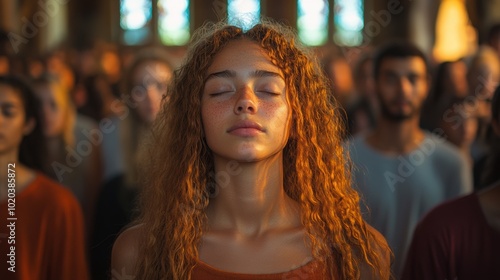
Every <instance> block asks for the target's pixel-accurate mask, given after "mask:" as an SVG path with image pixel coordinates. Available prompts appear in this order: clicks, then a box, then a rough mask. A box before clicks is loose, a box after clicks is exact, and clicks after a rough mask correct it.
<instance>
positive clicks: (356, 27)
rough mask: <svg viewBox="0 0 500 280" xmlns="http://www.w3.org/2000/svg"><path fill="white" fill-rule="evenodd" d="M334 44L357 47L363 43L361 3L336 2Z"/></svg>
mask: <svg viewBox="0 0 500 280" xmlns="http://www.w3.org/2000/svg"><path fill="white" fill-rule="evenodd" d="M335 11H336V13H335V14H334V20H333V21H334V24H335V34H334V36H333V38H334V40H335V42H336V43H337V44H339V45H342V46H358V45H360V44H361V43H362V42H363V35H362V31H363V27H364V20H363V1H362V0H336V1H335Z"/></svg>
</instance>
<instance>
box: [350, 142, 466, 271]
mask: <svg viewBox="0 0 500 280" xmlns="http://www.w3.org/2000/svg"><path fill="white" fill-rule="evenodd" d="M348 149H349V152H350V154H351V158H352V161H353V163H354V170H353V180H354V182H353V184H354V188H357V189H358V190H359V193H360V196H361V209H362V211H363V215H364V218H365V219H366V221H367V222H368V223H369V224H370V225H372V226H373V227H374V228H375V229H377V230H378V231H380V233H382V235H384V237H385V238H386V239H387V242H388V244H389V246H390V247H391V249H392V250H393V252H394V257H395V258H394V266H393V272H394V274H395V276H399V275H400V274H401V272H402V269H403V265H404V261H405V258H406V252H407V250H408V247H409V245H410V242H411V238H412V236H413V230H414V229H415V227H416V225H417V223H418V221H419V220H420V219H421V218H422V216H423V215H424V214H425V213H426V212H427V211H429V210H430V209H431V208H433V207H434V206H436V205H437V204H439V203H441V202H443V201H445V200H448V199H450V198H454V197H456V196H459V195H461V194H466V193H469V192H471V191H472V175H471V167H470V166H469V164H468V162H467V160H466V159H465V158H464V157H463V156H462V155H461V154H460V152H459V151H458V150H457V149H456V148H455V147H454V146H452V145H451V144H448V143H447V142H446V140H445V139H443V138H439V137H438V136H435V135H432V134H430V133H427V134H426V135H425V138H424V140H423V141H422V143H421V144H420V145H419V146H418V147H417V148H416V149H414V150H413V151H411V152H410V153H408V154H404V155H399V156H388V155H384V154H383V153H381V152H379V151H377V150H375V149H373V148H372V147H370V146H369V145H367V143H366V141H365V136H363V135H359V136H357V137H355V138H354V139H352V140H351V141H350V142H349V143H348Z"/></svg>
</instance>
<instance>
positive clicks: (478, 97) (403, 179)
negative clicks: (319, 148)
mask: <svg viewBox="0 0 500 280" xmlns="http://www.w3.org/2000/svg"><path fill="white" fill-rule="evenodd" d="M0 36H1V35H0ZM6 45H8V38H7V35H6V34H4V35H3V40H2V38H0V46H1V48H0V111H1V112H0V160H1V164H2V167H1V168H2V169H5V167H6V166H7V163H10V162H19V164H18V165H17V167H16V170H17V171H16V172H17V177H16V178H17V183H16V184H17V194H16V195H17V204H18V206H17V209H18V211H19V212H18V215H26V217H23V219H24V220H23V221H25V222H24V223H29V224H31V226H32V227H27V228H24V229H21V228H18V230H17V232H18V235H17V238H21V234H20V232H21V231H24V230H25V231H27V232H29V235H31V236H29V237H28V236H27V237H26V238H27V239H30V240H32V242H34V243H33V244H39V243H40V242H42V240H43V242H42V243H44V244H45V245H44V246H46V247H48V246H52V245H53V246H55V247H57V246H59V247H61V248H63V249H61V250H60V251H59V252H53V253H51V254H52V258H53V260H57V263H56V264H55V266H57V267H59V268H60V267H65V265H64V263H65V262H67V263H68V266H67V267H73V268H74V269H69V268H68V269H66V270H64V271H59V272H57V273H56V272H55V271H57V270H58V269H57V268H56V267H49V266H47V264H46V263H45V262H47V261H50V260H49V259H39V258H40V257H39V256H38V257H30V258H31V259H30V260H27V262H28V265H27V266H26V267H24V268H23V267H22V266H21V265H20V266H19V267H18V268H19V270H24V273H26V274H29V273H35V274H38V273H44V272H46V273H48V274H49V275H57V276H54V277H52V278H50V277H49V278H47V279H88V278H91V279H109V277H110V276H112V275H113V273H119V272H113V271H109V265H110V258H111V250H112V246H113V242H114V241H115V239H116V237H117V235H118V234H119V233H120V231H121V230H122V229H123V227H124V226H126V225H127V224H128V223H129V222H130V221H131V220H132V218H133V217H134V215H135V212H134V211H135V208H136V206H135V202H136V199H137V197H138V194H139V190H140V187H141V180H140V165H141V161H143V160H147V158H142V157H141V153H140V151H141V143H142V141H143V140H144V138H146V137H149V136H150V135H149V128H150V126H151V125H152V123H153V121H154V120H155V117H156V115H157V113H158V112H159V111H160V108H161V104H162V102H168V99H169V97H168V83H169V81H170V80H171V79H172V77H173V73H174V70H175V69H176V67H177V66H178V62H179V61H181V60H182V55H179V54H178V52H169V50H168V49H166V48H164V47H147V48H141V47H133V48H132V47H131V48H129V49H127V48H119V47H117V46H115V45H112V44H107V43H106V44H105V43H96V44H94V45H93V46H92V47H88V48H85V49H83V50H82V49H80V50H76V49H61V50H57V51H54V52H51V53H49V54H44V55H41V56H22V57H21V56H17V55H15V54H12V53H9V51H8V49H9V48H8V46H7V47H6ZM387 51H388V52H391V53H388V54H386V56H383V55H381V53H380V52H381V49H380V48H366V49H363V50H362V51H360V52H359V53H360V55H359V56H358V57H356V58H355V59H352V58H349V59H348V58H347V57H346V56H345V55H344V54H343V53H342V51H341V49H340V48H337V47H334V46H325V47H322V48H320V49H318V52H317V53H318V60H319V61H320V62H321V65H322V66H323V69H324V73H325V75H326V76H327V78H328V79H330V81H331V95H332V98H335V99H336V100H337V101H338V102H339V103H340V104H341V105H342V107H343V109H344V111H343V112H341V113H342V114H343V115H344V117H345V118H344V119H345V124H346V127H347V134H346V135H345V139H346V143H347V144H346V145H347V146H348V147H349V148H350V151H351V153H352V154H353V155H352V159H353V163H354V164H355V167H354V170H355V172H353V176H354V178H353V179H354V187H355V188H357V189H358V190H359V191H360V193H361V197H362V198H363V201H362V202H361V203H362V204H366V205H367V209H366V220H367V221H368V223H371V224H372V226H374V227H375V228H376V229H377V230H379V231H380V232H381V233H382V234H383V235H384V236H385V237H386V239H387V240H388V243H389V245H390V246H391V249H392V250H393V251H394V254H395V261H394V263H395V264H394V273H395V275H398V277H399V275H401V274H402V273H403V268H404V260H405V258H406V254H407V252H408V250H409V248H410V243H411V240H412V236H413V231H414V229H415V228H416V227H417V224H418V222H419V221H421V219H422V218H423V217H424V215H425V214H426V213H427V212H428V211H429V210H431V209H432V208H434V207H435V206H437V205H438V204H440V203H442V202H444V201H445V200H448V199H452V198H455V197H458V196H460V195H464V194H467V193H470V192H471V191H473V190H476V191H480V190H483V189H486V188H487V187H489V186H491V185H493V184H495V182H498V180H499V179H500V175H499V174H498V170H500V169H499V168H500V166H499V165H498V162H499V160H498V158H499V157H500V154H499V151H500V147H499V146H500V141H499V138H498V137H499V136H498V135H495V133H494V128H493V127H492V126H491V125H490V124H491V120H492V118H493V119H495V118H497V121H498V122H500V120H498V118H499V116H498V115H492V113H491V103H492V100H493V94H494V92H495V89H496V88H497V87H498V82H499V81H500V25H499V26H496V27H494V28H493V29H492V31H491V32H490V35H489V40H488V43H487V44H485V45H483V46H480V47H479V48H478V50H477V52H476V53H475V54H473V55H472V56H471V57H464V58H462V59H460V60H457V61H446V62H441V63H439V64H437V63H434V62H433V61H429V60H428V59H427V57H428V56H427V55H425V56H422V57H421V58H422V61H423V62H425V65H426V67H425V69H423V72H422V76H421V77H420V76H418V75H417V76H415V75H414V73H413V72H411V71H410V72H411V73H410V72H408V73H402V74H401V75H402V76H401V75H400V76H398V75H399V74H398V73H396V74H391V73H392V72H390V73H389V72H387V73H389V74H387V73H386V72H383V71H390V66H388V64H387V61H389V60H391V59H396V60H397V59H401V58H403V59H405V58H407V57H415V56H417V57H419V54H418V52H417V50H415V52H412V51H413V50H411V51H410V52H409V53H405V51H407V49H406V50H403V51H401V50H398V49H390V50H387ZM395 52H396V53H397V52H403V53H402V54H400V55H398V54H394V53H395ZM377 59H378V60H377ZM384 59H385V60H384ZM384 63H385V64H384ZM394 63H398V62H397V61H394ZM412 65H413V64H412ZM384 67H385V68H384ZM392 67H393V68H394V69H395V70H394V71H396V72H397V71H399V70H400V69H402V68H401V66H398V65H397V64H395V65H394V66H392ZM373 69H378V70H380V71H382V72H374V70H373ZM384 69H385V70H384ZM388 69H389V70H388ZM390 75H395V76H394V77H393V76H390ZM405 75H406V76H405ZM412 75H413V76H412ZM403 76H404V77H406V78H405V79H404V81H403V80H402V79H401V77H403ZM391 79H396V80H395V81H391ZM419 79H421V80H419ZM420 82H421V83H422V85H421V86H422V87H421V88H418V89H417V90H416V91H415V92H414V91H412V89H413V88H415V87H417V86H419V84H418V83H420ZM390 83H396V85H395V88H396V90H399V91H404V90H405V86H408V88H409V90H408V96H407V97H398V98H393V99H390V97H384V92H387V94H389V90H388V89H387V88H384V86H387V85H389V84H390ZM406 83H408V85H407V84H406ZM497 91H498V89H497ZM304 94H307V93H304ZM414 94H422V96H421V99H418V98H417V99H418V100H417V99H415V96H414ZM497 95H498V93H497ZM405 98H407V99H408V100H406V99H405ZM497 100H498V96H497ZM405 102H408V104H405ZM497 103H498V102H497ZM394 104H395V105H394ZM393 105H394V106H396V107H397V106H399V107H398V108H401V107H404V106H406V105H408V106H409V107H412V106H414V110H415V114H412V113H411V112H410V113H409V114H410V116H408V118H406V117H405V116H399V122H398V120H396V119H398V116H395V115H394V114H393V113H394V112H393V111H391V110H397V109H393V108H392V107H391V106H393ZM496 110H497V112H498V104H497V109H496ZM16 117H17V118H18V120H15V118H16ZM409 119H411V121H408V122H411V124H410V125H408V124H405V125H404V126H403V125H400V124H401V123H402V122H404V123H407V120H409ZM14 120H15V121H17V123H15V124H14V123H13V121H14ZM8 122H10V123H12V125H11V124H9V125H6V123H8ZM395 123H397V124H398V125H395ZM405 135H406V136H408V135H410V136H411V137H410V136H408V137H409V138H408V137H407V138H408V139H404V136H405ZM153 137H154V136H153ZM389 138H390V139H389ZM387 139H389V140H387ZM426 139H431V140H429V141H431V142H432V143H438V144H436V145H434V148H433V149H434V150H433V151H432V152H430V153H431V154H432V156H435V155H438V154H440V153H441V152H435V151H438V150H439V151H443V152H442V153H446V156H443V157H446V159H447V160H448V161H450V162H452V163H450V164H448V163H447V161H440V160H441V159H439V160H435V161H433V162H432V163H431V162H430V160H429V158H431V156H430V155H427V154H425V151H424V150H422V147H421V143H427V142H426ZM436 139H440V140H436ZM388 141H389V142H390V143H391V146H390V147H385V146H384V143H389V142H388ZM391 141H394V143H392V142H391ZM404 141H406V142H404ZM399 144H401V149H395V147H397V146H398V145H399ZM422 145H423V144H422ZM414 151H419V152H420V154H423V155H424V156H426V159H422V160H421V162H422V163H417V164H415V163H413V161H412V160H415V161H418V160H417V159H415V157H416V154H415V153H414ZM385 159H390V160H391V162H389V161H387V162H384V160H385ZM165 160H168V159H165ZM406 163H408V166H406ZM454 164H455V165H456V168H455V167H454V169H450V170H448V169H447V168H448V165H454ZM401 166H403V168H401ZM370 168H371V169H370ZM374 168H375V170H374ZM376 168H381V169H380V170H376ZM405 168H406V169H405ZM425 168H427V169H432V170H424V169H425ZM407 169H408V170H407ZM411 170H413V171H411ZM419 170H420V171H419ZM2 172H4V173H5V172H6V171H2ZM387 172H390V173H391V174H393V175H394V177H390V178H389V179H388V177H387ZM4 173H2V178H6V177H7V175H6V174H4ZM374 173H377V174H375V175H374ZM402 173H404V174H402ZM430 173H432V174H430ZM4 175H5V177H4ZM377 176H379V177H380V178H378V177H377ZM391 176H392V175H391ZM412 176H413V177H412ZM422 176H428V177H427V178H425V180H421V181H419V180H420V179H419V178H421V177H422ZM416 177H418V178H416ZM49 178H50V179H49ZM391 180H392V181H391ZM378 182H381V183H378ZM386 183H387V185H388V187H387V188H386V191H387V194H385V193H384V194H383V195H382V193H383V192H381V191H380V189H382V188H383V187H381V186H380V185H381V184H382V185H384V184H386ZM2 184H3V183H2ZM375 184H377V185H375ZM412 184H413V185H412ZM419 184H425V185H426V188H428V189H433V190H432V191H429V192H426V191H411V192H406V191H402V190H404V189H405V188H407V189H410V188H412V189H415V188H418V186H419ZM38 185H39V186H41V187H42V188H41V189H40V190H39V191H37V192H35V190H34V188H35V187H36V186H38ZM46 186H50V187H46ZM61 186H63V187H64V188H61ZM44 188H47V189H49V188H52V189H53V190H51V191H50V193H51V194H52V197H51V198H50V199H49V198H47V194H46V195H45V196H44V195H43V194H42V193H43V192H44V190H43V189H44ZM59 188H61V189H64V190H59ZM375 188H376V190H375V191H374V189H375ZM445 189H450V190H449V191H448V190H446V191H445ZM451 189H453V190H451ZM29 190H30V192H28V191H29ZM47 192H48V191H47ZM441 192H443V193H444V192H446V194H443V193H441ZM1 194H2V196H1V198H0V205H1V207H2V210H1V214H0V217H1V218H2V219H3V220H6V215H7V214H6V212H7V211H4V209H6V208H7V191H6V190H4V188H2V192H1ZM28 194H31V195H32V196H33V198H31V200H28V197H27V196H28ZM426 195H428V196H430V197H425V196H426ZM388 196H390V197H391V198H388ZM37 198H38V200H37ZM42 199H43V200H42ZM35 201H37V202H35ZM412 201H413V202H414V203H412ZM46 204H47V205H48V204H50V205H51V207H52V208H53V209H52V210H51V211H52V212H50V213H48V212H47V211H48V210H46V209H47V206H46ZM25 205H26V206H25ZM23 206H24V207H27V208H29V209H30V211H28V212H24V213H23V212H21V209H22V207H23ZM4 212H5V213H4ZM62 212H64V214H63V213H62ZM45 215H50V216H45ZM4 216H5V217H4ZM19 221H21V218H19ZM35 221H36V222H35ZM58 228H59V230H60V232H57V230H58ZM4 230H5V228H2V230H1V231H2V234H3V232H4ZM43 231H45V232H43ZM78 231H79V232H78ZM8 234H9V233H7V235H8ZM7 235H5V236H7ZM33 235H36V238H35V237H33ZM50 235H56V238H55V240H53V241H47V240H51V238H50ZM67 236H71V238H66V237H67ZM402 236H404V237H402ZM3 237H4V236H3V235H2V236H0V240H1V241H0V247H1V248H2V255H1V256H0V260H1V262H2V263H5V262H6V261H9V259H5V260H4V258H6V256H5V254H3V252H4V251H3V249H4V246H6V247H5V248H8V247H7V246H9V245H8V244H7V242H6V239H3ZM42 238H43V239H42ZM4 240H5V241H4ZM77 244H80V245H77ZM83 244H86V246H83ZM17 246H18V248H24V250H26V252H28V251H29V250H32V249H28V248H26V247H22V246H30V245H23V244H18V245H17ZM32 246H33V247H34V246H35V245H32ZM45 249H47V250H55V249H50V248H45ZM19 250H20V249H19ZM78 250H79V251H81V252H77V251H78ZM27 254H30V253H27ZM17 257H18V258H26V259H28V257H26V256H23V254H22V253H21V252H20V251H18V254H17ZM37 258H38V259H37ZM75 258H76V260H74V259H75ZM18 262H19V263H20V259H18ZM44 269H45V270H48V272H47V271H45V270H44ZM76 271H79V272H78V273H76ZM4 273H5V272H4V271H1V272H0V275H4ZM64 273H66V274H64ZM75 275H78V276H75ZM79 277H81V278H79ZM2 279H6V278H2Z"/></svg>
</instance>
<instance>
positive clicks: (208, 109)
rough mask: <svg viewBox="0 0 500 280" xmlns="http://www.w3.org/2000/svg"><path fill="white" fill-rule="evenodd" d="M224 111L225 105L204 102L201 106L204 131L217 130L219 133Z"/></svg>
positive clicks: (222, 123)
mask: <svg viewBox="0 0 500 280" xmlns="http://www.w3.org/2000/svg"><path fill="white" fill-rule="evenodd" d="M226 111H227V106H225V105H223V104H221V103H211V104H206V105H205V106H203V107H202V119H203V127H204V129H205V133H210V132H212V131H213V132H215V131H217V132H218V133H219V132H220V131H221V130H222V129H223V128H224V116H225V115H226V114H227V112H226ZM214 130H215V131H214ZM213 132H212V133H213Z"/></svg>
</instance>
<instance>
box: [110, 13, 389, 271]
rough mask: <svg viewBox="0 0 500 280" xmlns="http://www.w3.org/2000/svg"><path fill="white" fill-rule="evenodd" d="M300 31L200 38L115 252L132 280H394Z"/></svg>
mask: <svg viewBox="0 0 500 280" xmlns="http://www.w3.org/2000/svg"><path fill="white" fill-rule="evenodd" d="M320 73H321V70H320V68H319V66H318V65H317V63H316V62H314V60H312V59H311V56H309V54H308V52H307V51H306V50H305V49H302V48H300V47H299V46H297V45H296V39H295V37H294V35H293V34H292V32H291V31H289V30H288V29H286V28H285V27H283V26H279V25H275V24H269V23H262V24H258V25H256V26H254V27H253V28H251V29H250V30H248V31H244V30H242V29H241V28H238V27H235V26H229V25H227V24H224V23H221V24H220V25H215V26H211V27H207V28H205V29H202V30H201V31H199V32H197V34H196V35H195V36H194V41H193V43H192V45H191V47H190V49H189V51H188V55H187V59H186V61H185V63H184V65H183V66H182V67H181V68H180V69H179V70H177V71H176V72H175V74H174V79H173V84H172V86H171V88H170V89H169V96H170V99H169V101H168V102H165V103H164V104H163V107H162V110H161V111H160V113H159V115H158V117H157V119H156V123H155V125H154V126H155V127H154V130H153V137H152V139H151V141H152V142H151V145H150V150H149V151H148V152H146V153H145V157H147V160H144V161H143V164H144V166H143V167H144V172H145V173H146V174H147V175H146V176H144V178H145V179H146V182H145V189H144V193H143V197H142V207H141V217H140V219H139V220H138V225H136V226H134V227H132V228H129V229H128V230H126V231H125V232H123V233H122V234H121V235H120V237H119V238H118V239H117V241H116V243H115V245H114V248H113V261H112V272H113V273H114V274H116V275H117V276H122V277H126V276H130V275H133V276H135V277H136V278H135V279H293V278H297V277H298V278H299V279H360V278H362V279H370V278H373V279H387V278H388V277H389V275H388V274H389V250H388V247H387V244H386V243H385V240H383V238H382V237H381V236H380V234H378V233H377V232H375V230H373V229H371V228H369V227H368V226H367V225H366V224H365V222H364V221H363V219H362V218H361V215H360V210H359V205H358V203H359V197H358V194H357V193H356V192H355V191H354V190H353V189H352V188H351V185H350V174H349V164H348V161H347V159H346V157H345V154H344V150H343V149H342V143H341V139H342V133H343V128H342V125H341V124H340V121H339V115H340V114H339V112H338V111H339V110H340V108H339V107H338V105H337V104H336V102H333V103H332V102H331V101H332V100H330V99H329V96H328V92H329V90H328V86H327V82H326V80H325V78H324V76H322V75H321V74H320Z"/></svg>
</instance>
